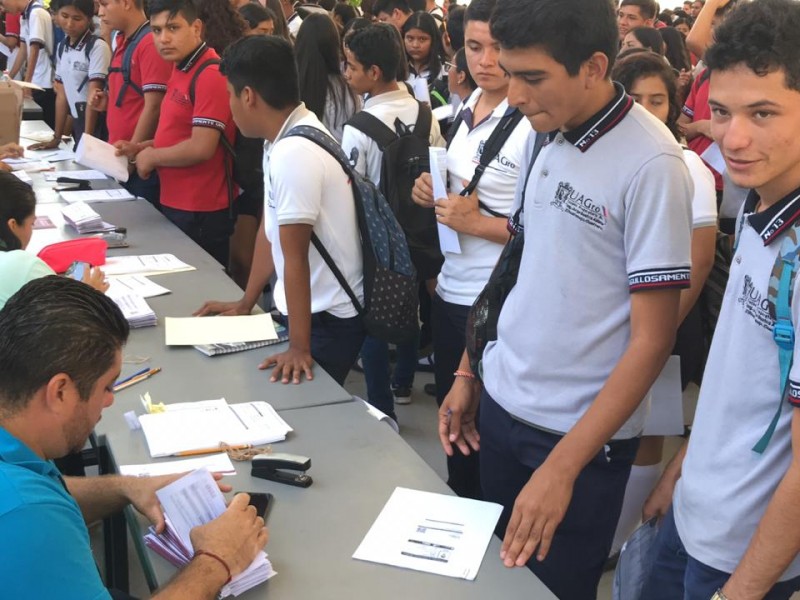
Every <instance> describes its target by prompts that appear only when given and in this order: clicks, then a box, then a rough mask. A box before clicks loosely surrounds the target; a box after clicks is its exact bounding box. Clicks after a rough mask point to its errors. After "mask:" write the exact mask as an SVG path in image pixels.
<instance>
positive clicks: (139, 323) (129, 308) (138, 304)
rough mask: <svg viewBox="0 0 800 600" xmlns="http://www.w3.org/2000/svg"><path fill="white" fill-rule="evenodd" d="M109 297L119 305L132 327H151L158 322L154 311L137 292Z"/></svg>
mask: <svg viewBox="0 0 800 600" xmlns="http://www.w3.org/2000/svg"><path fill="white" fill-rule="evenodd" d="M109 297H110V298H111V299H112V300H113V301H114V302H115V303H116V305H117V306H119V309H120V310H121V311H122V315H123V316H124V317H125V319H127V321H128V324H129V325H130V326H131V327H132V328H133V329H138V328H140V327H153V326H155V325H157V324H158V318H157V317H156V313H154V312H153V309H152V308H150V305H149V304H147V302H146V301H145V299H144V298H142V297H141V296H139V295H138V294H120V295H118V296H109Z"/></svg>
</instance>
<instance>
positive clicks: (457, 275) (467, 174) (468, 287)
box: [436, 88, 532, 306]
mask: <svg viewBox="0 0 800 600" xmlns="http://www.w3.org/2000/svg"><path fill="white" fill-rule="evenodd" d="M482 93H483V91H482V90H481V89H480V88H478V89H477V90H475V92H473V93H472V95H471V96H470V97H469V98H468V99H467V102H466V104H465V105H464V107H463V113H462V114H463V122H462V123H461V126H460V127H459V128H458V131H457V132H456V134H455V136H454V137H453V141H452V142H451V143H450V148H448V150H447V174H448V179H449V189H450V191H451V192H453V193H455V194H458V193H460V192H461V191H462V190H463V189H464V183H463V182H464V181H467V182H469V181H470V180H471V179H472V176H473V175H474V174H475V167H477V166H478V164H479V163H480V159H481V154H483V148H484V146H485V145H486V142H487V140H488V139H489V137H490V136H491V135H492V132H493V131H494V129H495V127H496V126H497V124H498V123H499V122H500V120H501V119H502V118H503V117H504V116H505V115H506V114H507V113H509V112H512V111H513V109H511V108H510V107H509V106H508V100H507V99H504V100H503V101H502V102H501V103H500V104H498V105H497V107H496V108H495V109H494V110H493V111H492V112H491V113H490V114H489V116H487V117H486V118H485V119H483V121H481V122H480V123H474V122H473V111H474V110H475V105H476V104H477V103H478V100H479V99H480V96H481V94H482ZM531 131H532V130H531V124H530V121H528V119H524V118H523V119H522V120H521V121H520V122H519V123H518V124H517V126H516V127H515V128H514V131H513V132H512V133H511V135H510V136H509V137H508V139H507V140H506V142H505V144H504V145H503V147H502V148H501V149H500V152H499V153H498V154H497V156H496V157H495V158H494V160H493V161H492V162H491V163H489V165H488V166H487V167H486V171H484V173H483V176H482V177H481V179H480V181H479V182H478V187H477V192H478V198H479V199H480V201H481V202H483V204H485V205H486V206H487V207H489V208H490V209H492V210H494V211H496V212H499V213H501V214H504V215H510V214H511V206H512V204H513V203H514V190H515V189H516V187H517V180H518V179H519V177H520V173H521V172H524V169H525V167H527V165H526V164H524V160H525V149H526V147H527V144H528V136H529V135H530V133H531ZM481 213H482V214H484V215H486V216H491V215H490V214H489V213H488V212H486V211H484V210H483V209H481ZM458 241H459V244H460V245H461V254H453V253H452V252H447V253H445V255H444V264H443V265H442V270H441V272H440V273H439V278H438V281H437V285H436V293H437V294H438V295H439V297H440V298H441V299H442V300H444V301H445V302H450V303H451V304H460V305H462V306H471V305H472V303H473V302H475V298H476V297H477V296H478V294H480V292H481V290H483V288H484V286H485V285H486V282H487V281H488V280H489V275H491V273H492V269H493V268H494V266H495V264H496V263H497V259H498V258H499V256H500V252H501V251H502V250H503V245H502V244H497V243H495V242H491V241H489V240H486V239H483V238H480V237H476V236H474V235H468V234H466V233H459V234H458Z"/></svg>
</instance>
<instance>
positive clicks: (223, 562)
mask: <svg viewBox="0 0 800 600" xmlns="http://www.w3.org/2000/svg"><path fill="white" fill-rule="evenodd" d="M201 554H204V555H206V556H210V557H211V558H213V559H215V560H218V561H219V564H221V565H222V566H223V567H225V570H226V571H227V572H228V580H227V581H226V582H225V585H227V584H229V583H230V582H231V568H230V567H229V566H228V563H226V562H225V561H224V560H222V559H221V558H220V557H219V556H217V555H216V554H214V553H213V552H209V551H208V550H198V551H197V552H195V553H194V555H195V556H200V555H201Z"/></svg>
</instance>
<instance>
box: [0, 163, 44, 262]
mask: <svg viewBox="0 0 800 600" xmlns="http://www.w3.org/2000/svg"><path fill="white" fill-rule="evenodd" d="M35 212H36V195H35V194H34V193H33V189H31V186H29V185H28V184H27V183H25V182H23V181H22V180H21V179H20V178H19V177H17V176H16V175H12V174H11V173H7V172H6V171H0V252H4V251H7V250H19V249H21V248H22V242H21V241H20V239H19V238H18V237H17V236H16V235H15V234H14V232H13V231H11V229H10V228H9V226H8V221H9V220H10V219H14V220H15V221H16V222H17V224H19V225H21V224H22V222H23V221H24V220H25V219H29V218H31V217H32V216H33V215H34V213H35Z"/></svg>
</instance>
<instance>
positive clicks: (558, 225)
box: [482, 84, 693, 439]
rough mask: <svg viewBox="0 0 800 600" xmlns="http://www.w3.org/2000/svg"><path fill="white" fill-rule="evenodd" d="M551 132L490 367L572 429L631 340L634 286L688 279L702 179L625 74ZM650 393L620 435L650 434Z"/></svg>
mask: <svg viewBox="0 0 800 600" xmlns="http://www.w3.org/2000/svg"><path fill="white" fill-rule="evenodd" d="M548 140H549V143H548V144H547V145H546V146H545V147H544V148H543V149H542V151H541V153H540V154H539V156H538V158H537V159H536V162H535V164H534V165H533V167H532V169H531V170H530V176H529V178H528V179H527V181H526V177H524V176H523V177H521V178H520V180H519V181H520V186H519V187H518V188H517V198H516V200H515V205H516V206H518V205H519V203H520V201H521V193H522V192H523V191H524V193H525V197H526V198H525V205H524V214H523V218H522V225H523V228H524V232H525V246H524V250H523V253H522V262H521V264H520V268H519V279H518V281H517V284H516V285H515V286H514V288H513V289H512V291H511V293H510V294H509V296H508V298H507V299H506V302H505V304H504V305H503V308H502V311H501V312H500V317H499V322H498V336H497V340H496V341H493V342H490V343H489V344H488V345H487V347H486V350H485V352H484V355H483V365H482V367H483V378H484V384H485V386H486V391H487V392H488V393H489V394H490V395H491V396H492V397H493V398H494V399H495V400H496V401H497V403H498V404H499V405H500V406H501V407H503V408H504V409H505V410H506V411H507V412H509V413H510V414H511V415H512V417H514V418H516V419H517V420H520V421H523V422H525V423H528V424H530V425H533V426H534V427H538V428H541V429H545V430H549V431H554V432H557V433H566V432H568V431H569V430H570V429H572V427H573V426H574V425H575V424H576V423H577V422H578V421H579V420H580V418H581V417H582V416H583V415H584V414H585V413H586V411H587V410H588V409H589V407H590V406H591V404H592V402H594V400H595V398H596V397H597V394H598V393H599V392H600V391H601V390H602V388H603V386H604V385H605V384H606V381H607V379H608V377H609V375H610V374H611V372H612V371H613V370H614V368H615V367H616V366H617V363H618V362H619V360H620V358H621V357H622V355H623V353H624V352H625V350H626V349H627V346H628V343H629V341H630V335H631V322H630V319H631V294H634V293H636V292H639V291H645V290H659V289H672V288H678V289H682V288H686V287H688V286H689V280H690V260H691V258H690V257H691V231H692V212H691V198H692V192H693V186H692V181H691V178H690V177H689V172H688V170H687V168H686V163H685V161H684V158H683V152H682V150H681V147H680V146H679V145H678V144H677V142H676V141H675V138H674V137H673V136H672V135H671V134H670V133H669V131H668V130H667V128H666V127H665V126H664V125H663V123H661V122H659V121H658V120H657V119H656V118H655V117H653V116H652V115H651V114H649V113H648V112H647V111H646V110H645V109H644V108H642V107H641V106H639V105H638V104H635V103H634V101H633V100H632V99H631V98H630V96H628V95H627V94H625V92H624V90H623V89H622V87H621V86H620V85H619V84H616V95H615V96H614V98H613V100H612V101H611V102H610V103H609V104H608V105H607V106H605V107H604V108H603V109H602V110H600V111H599V112H598V113H597V114H596V115H594V116H593V117H592V118H590V119H589V120H588V121H587V122H586V123H584V124H583V125H581V126H579V127H576V128H574V129H572V130H570V131H568V132H566V133H562V132H553V133H551V134H550V135H549V136H548ZM632 147H635V148H636V152H635V153H631V152H630V151H629V149H630V148H632ZM530 151H531V150H530V149H529V151H528V152H530ZM523 164H528V161H527V159H526V160H525V162H524V163H523ZM514 210H516V208H512V211H514ZM656 223H657V224H658V226H657V227H655V226H654V224H656ZM647 405H648V402H647V401H643V402H642V404H641V405H640V407H639V408H638V409H637V410H636V411H635V412H634V414H633V415H632V416H631V418H630V419H628V421H627V422H626V423H625V424H623V426H622V427H621V428H620V430H619V431H618V432H617V433H616V434H615V435H614V436H613V438H614V439H629V438H632V437H636V436H638V435H640V434H641V432H642V429H643V426H644V417H645V415H646V413H647Z"/></svg>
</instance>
